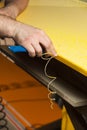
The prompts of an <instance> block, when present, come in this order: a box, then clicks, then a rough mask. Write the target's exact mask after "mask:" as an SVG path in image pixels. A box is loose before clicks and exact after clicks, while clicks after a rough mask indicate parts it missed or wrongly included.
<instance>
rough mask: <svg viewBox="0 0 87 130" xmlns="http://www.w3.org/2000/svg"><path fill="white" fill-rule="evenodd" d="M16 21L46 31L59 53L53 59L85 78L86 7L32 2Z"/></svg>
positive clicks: (74, 1) (70, 2) (68, 1)
mask: <svg viewBox="0 0 87 130" xmlns="http://www.w3.org/2000/svg"><path fill="white" fill-rule="evenodd" d="M65 1H66V2H65ZM18 20H19V21H22V22H24V23H27V24H30V25H33V26H36V27H38V28H41V29H43V30H45V32H46V33H47V34H48V35H49V37H50V38H51V39H52V41H53V44H54V46H55V48H56V51H57V53H58V56H57V57H56V58H57V59H58V60H60V61H62V62H63V63H65V64H66V65H68V66H70V67H71V68H73V69H75V70H77V71H79V72H80V73H82V74H83V75H85V76H87V60H86V59H87V58H86V57H87V36H86V35H87V4H86V3H84V2H78V1H77V0H61V1H58V0H54V2H53V1H52V0H50V1H49V0H47V1H46V0H45V1H44V0H37V1H35V0H31V1H30V6H28V7H27V9H26V10H25V11H24V12H23V13H22V14H21V15H20V16H19V17H18Z"/></svg>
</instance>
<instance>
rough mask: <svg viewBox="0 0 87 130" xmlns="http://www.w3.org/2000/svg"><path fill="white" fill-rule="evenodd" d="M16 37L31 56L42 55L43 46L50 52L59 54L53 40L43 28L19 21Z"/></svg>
mask: <svg viewBox="0 0 87 130" xmlns="http://www.w3.org/2000/svg"><path fill="white" fill-rule="evenodd" d="M14 39H15V40H16V41H17V42H18V43H19V44H20V45H22V46H24V47H25V48H26V49H27V51H28V52H29V55H30V56H31V57H34V56H41V55H42V53H43V48H44V49H45V51H46V52H47V53H48V54H51V55H53V56H56V55H57V54H56V51H55V48H54V46H53V44H52V41H51V40H50V38H49V37H48V36H47V35H46V34H45V32H44V31H42V30H41V29H38V28H35V27H32V26H30V25H25V24H23V23H18V25H17V26H16V28H15V32H14Z"/></svg>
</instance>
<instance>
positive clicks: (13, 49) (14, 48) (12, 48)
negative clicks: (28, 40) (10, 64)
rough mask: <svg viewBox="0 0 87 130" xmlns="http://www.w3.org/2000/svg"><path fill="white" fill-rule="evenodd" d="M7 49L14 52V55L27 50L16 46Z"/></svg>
mask: <svg viewBox="0 0 87 130" xmlns="http://www.w3.org/2000/svg"><path fill="white" fill-rule="evenodd" d="M8 48H9V49H10V50H11V51H12V52H14V53H16V52H27V50H26V49H25V48H24V47H22V46H20V45H17V46H8Z"/></svg>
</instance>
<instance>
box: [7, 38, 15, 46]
mask: <svg viewBox="0 0 87 130" xmlns="http://www.w3.org/2000/svg"><path fill="white" fill-rule="evenodd" d="M5 44H6V45H15V42H14V40H13V39H12V38H5Z"/></svg>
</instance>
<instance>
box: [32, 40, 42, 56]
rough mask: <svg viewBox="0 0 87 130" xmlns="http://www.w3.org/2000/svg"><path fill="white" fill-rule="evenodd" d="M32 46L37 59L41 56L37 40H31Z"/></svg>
mask: <svg viewBox="0 0 87 130" xmlns="http://www.w3.org/2000/svg"><path fill="white" fill-rule="evenodd" d="M32 46H33V48H34V49H35V52H36V55H37V56H38V57H40V56H42V48H41V45H40V43H39V41H38V40H32Z"/></svg>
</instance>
